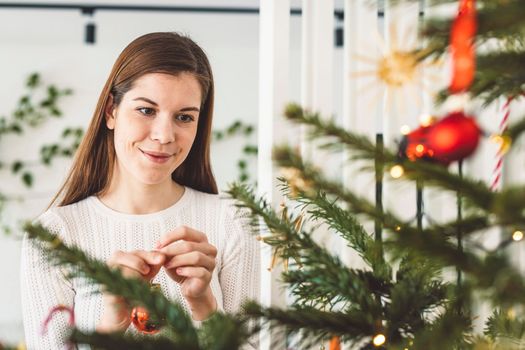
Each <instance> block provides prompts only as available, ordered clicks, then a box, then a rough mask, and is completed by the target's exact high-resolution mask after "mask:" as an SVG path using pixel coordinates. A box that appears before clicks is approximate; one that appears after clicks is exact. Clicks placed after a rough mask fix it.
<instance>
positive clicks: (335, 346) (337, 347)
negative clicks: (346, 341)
mask: <svg viewBox="0 0 525 350" xmlns="http://www.w3.org/2000/svg"><path fill="white" fill-rule="evenodd" d="M329 349H330V350H341V340H340V339H339V337H337V336H333V337H332V339H330V348H329Z"/></svg>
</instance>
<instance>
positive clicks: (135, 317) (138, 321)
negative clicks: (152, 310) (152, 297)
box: [131, 283, 161, 334]
mask: <svg viewBox="0 0 525 350" xmlns="http://www.w3.org/2000/svg"><path fill="white" fill-rule="evenodd" d="M151 290H152V291H160V284H156V283H153V284H152V285H151ZM131 323H133V325H134V326H135V328H136V329H137V330H138V331H139V332H141V333H144V334H155V333H158V332H159V331H160V328H161V322H158V320H154V319H152V318H151V316H150V314H149V312H148V310H147V309H146V308H144V307H142V306H135V307H134V308H133V310H131Z"/></svg>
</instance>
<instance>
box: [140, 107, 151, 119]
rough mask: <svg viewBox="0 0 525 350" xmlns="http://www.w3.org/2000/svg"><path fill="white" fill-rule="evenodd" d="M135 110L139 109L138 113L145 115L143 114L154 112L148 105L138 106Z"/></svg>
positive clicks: (147, 114)
mask: <svg viewBox="0 0 525 350" xmlns="http://www.w3.org/2000/svg"><path fill="white" fill-rule="evenodd" d="M137 111H139V113H141V114H143V115H145V116H148V117H149V116H152V115H153V114H154V113H155V110H154V109H153V108H149V107H139V108H137Z"/></svg>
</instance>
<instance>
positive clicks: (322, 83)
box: [301, 0, 334, 161]
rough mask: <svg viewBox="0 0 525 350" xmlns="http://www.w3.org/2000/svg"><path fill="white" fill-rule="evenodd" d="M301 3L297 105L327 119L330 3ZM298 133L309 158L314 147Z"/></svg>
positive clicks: (331, 40) (307, 0)
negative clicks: (299, 94)
mask: <svg viewBox="0 0 525 350" xmlns="http://www.w3.org/2000/svg"><path fill="white" fill-rule="evenodd" d="M302 3H303V7H302V19H301V20H302V22H301V23H302V50H301V56H302V57H301V61H302V62H301V65H302V66H301V68H302V70H301V104H302V106H303V108H306V109H309V110H311V111H313V112H319V113H321V115H322V116H324V117H329V116H331V115H332V114H333V113H334V110H333V93H332V90H333V87H332V85H333V50H334V1H333V0H323V1H318V0H303V2H302ZM301 133H302V137H301V152H302V155H303V157H305V158H311V157H312V152H313V151H314V149H313V147H315V146H314V145H313V144H312V143H309V142H307V141H306V129H305V128H302V131H301ZM314 153H315V152H314ZM314 161H315V157H314Z"/></svg>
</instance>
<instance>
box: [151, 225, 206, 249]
mask: <svg viewBox="0 0 525 350" xmlns="http://www.w3.org/2000/svg"><path fill="white" fill-rule="evenodd" d="M181 239H182V240H185V241H192V242H207V241H208V237H206V235H205V234H204V233H202V232H200V231H197V230H194V229H192V228H190V227H188V226H180V227H177V228H176V229H175V230H173V231H170V232H168V233H166V234H165V235H164V236H163V237H161V239H160V240H159V242H158V244H157V248H158V249H160V248H163V247H165V246H166V245H168V244H170V243H172V242H176V241H178V240H181Z"/></svg>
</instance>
